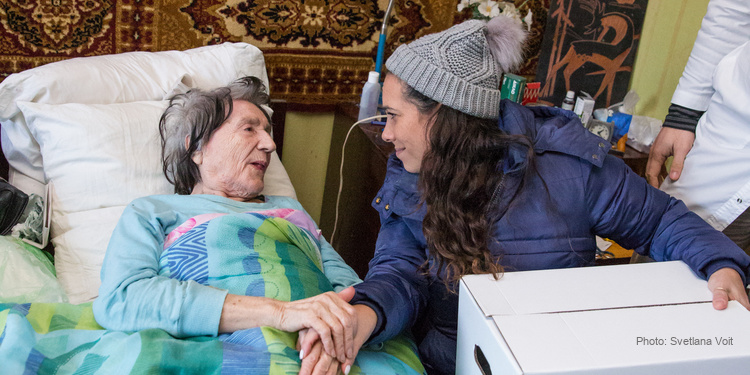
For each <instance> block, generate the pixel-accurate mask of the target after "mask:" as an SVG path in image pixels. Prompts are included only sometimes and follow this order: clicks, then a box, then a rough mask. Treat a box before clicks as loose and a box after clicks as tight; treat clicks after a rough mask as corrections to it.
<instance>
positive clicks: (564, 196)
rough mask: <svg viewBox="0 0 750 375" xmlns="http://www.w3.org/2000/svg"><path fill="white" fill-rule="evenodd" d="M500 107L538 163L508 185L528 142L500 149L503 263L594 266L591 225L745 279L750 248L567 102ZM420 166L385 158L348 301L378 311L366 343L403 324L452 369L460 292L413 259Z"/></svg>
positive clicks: (507, 126)
mask: <svg viewBox="0 0 750 375" xmlns="http://www.w3.org/2000/svg"><path fill="white" fill-rule="evenodd" d="M500 106H501V108H500V109H501V110H500V119H499V121H498V125H499V127H500V128H501V129H502V130H504V131H505V132H506V133H509V134H523V135H526V136H528V137H529V138H530V139H531V140H532V141H533V145H534V151H535V167H536V169H537V172H538V173H535V174H532V175H531V176H530V178H528V179H527V180H526V181H525V182H524V185H523V189H522V190H521V191H519V192H518V195H516V191H517V190H518V188H519V183H520V182H521V179H522V175H523V169H524V166H525V165H526V163H527V160H526V152H525V150H521V149H518V150H516V149H509V150H508V152H507V155H506V158H505V159H504V162H503V170H504V172H505V174H506V176H505V178H504V182H503V183H502V190H501V191H500V192H499V193H500V197H501V199H500V200H499V206H498V209H499V210H501V211H502V212H504V214H502V216H501V217H500V219H499V220H498V221H497V222H496V223H495V224H494V227H493V236H494V239H495V240H496V241H492V242H491V243H490V250H491V251H492V253H493V254H494V255H497V256H500V259H501V264H502V265H503V266H504V268H505V271H506V272H512V271H524V270H539V269H551V268H566V267H581V266H587V265H592V264H593V262H594V256H595V252H596V241H595V237H594V236H595V235H599V236H601V237H606V238H611V239H613V240H615V241H617V243H619V244H620V245H622V246H624V247H625V248H632V249H635V250H636V251H637V252H638V253H640V254H644V255H648V256H651V257H652V258H654V259H656V260H676V259H681V260H683V261H684V262H685V263H687V264H688V265H689V266H690V267H691V268H692V269H693V271H694V272H695V273H696V274H698V275H699V276H701V277H703V278H707V276H709V275H711V274H712V273H713V272H714V271H716V270H718V269H720V268H723V267H731V268H734V269H735V270H737V272H739V273H740V275H741V276H742V277H743V281H744V282H745V283H747V280H748V279H750V257H748V256H747V255H746V254H745V253H744V252H743V251H742V250H741V249H739V248H738V247H737V246H736V245H735V244H734V243H733V242H732V241H730V240H729V239H728V238H727V237H726V236H724V235H723V234H721V233H720V232H718V231H715V230H714V229H713V228H711V227H710V226H709V225H708V224H706V223H705V222H704V221H703V220H702V219H701V218H699V217H698V216H697V215H695V214H694V213H692V212H690V211H688V209H687V208H686V207H685V205H684V204H683V203H682V202H681V201H679V200H677V199H674V198H672V197H670V196H669V195H667V194H665V193H664V192H662V191H659V190H658V189H654V188H652V187H651V186H649V185H648V184H647V183H646V181H645V180H644V179H643V178H641V177H639V176H637V175H636V174H635V173H633V172H632V171H631V170H630V168H629V167H628V166H626V165H625V164H624V163H623V161H622V160H620V159H618V158H616V157H612V156H608V155H607V151H608V149H609V148H610V147H609V144H607V143H606V142H603V141H602V139H601V138H599V137H597V136H595V135H593V134H591V133H589V132H588V131H586V130H585V129H584V128H583V127H582V126H581V123H580V121H579V120H578V118H577V117H575V116H574V115H573V114H572V113H571V112H568V111H563V110H559V109H555V108H547V107H531V108H526V107H522V106H520V105H518V104H515V103H513V102H510V101H503V102H502V103H501V104H500ZM418 177H419V175H417V174H413V173H409V172H407V171H405V170H404V168H403V165H402V164H401V162H400V161H399V160H398V159H397V158H395V157H393V156H392V157H391V158H390V160H389V161H388V172H387V175H386V178H385V182H384V184H383V187H382V188H381V189H380V191H379V192H378V195H377V197H375V199H374V200H373V203H372V205H373V207H374V208H375V209H376V210H377V211H378V213H379V214H380V223H381V227H380V233H379V235H378V240H377V244H376V249H375V255H374V257H373V259H372V261H371V262H370V269H369V272H368V273H367V277H366V278H365V281H364V282H363V283H361V284H358V285H356V286H355V288H356V291H357V293H356V295H355V297H354V300H353V301H352V303H354V304H365V305H368V306H370V307H371V308H373V309H374V310H375V312H376V314H377V315H378V324H377V326H376V327H375V331H374V333H373V336H372V337H371V339H370V343H377V342H381V341H384V340H386V339H388V338H391V337H393V336H395V335H396V334H398V333H399V332H401V331H402V330H405V329H407V328H411V330H412V333H413V334H414V336H415V338H416V340H417V343H418V345H419V351H420V356H421V359H422V361H423V363H424V364H425V366H426V368H427V369H428V372H429V373H431V374H432V373H435V374H439V373H449V374H452V373H453V372H454V371H455V356H456V325H457V318H458V296H457V294H455V293H450V292H449V291H448V290H447V289H446V288H445V285H444V284H443V281H442V280H443V279H442V278H441V275H440V274H436V273H435V271H432V272H431V273H430V274H429V275H425V274H423V272H422V271H421V270H420V266H421V265H422V264H423V263H424V262H425V260H427V259H428V252H427V249H426V242H425V238H424V234H423V233H422V219H423V218H424V214H425V210H426V209H425V207H424V205H421V206H420V205H419V191H418V189H417V180H418ZM457 183H458V181H457ZM514 195H515V197H514ZM446 230H450V228H446ZM456 290H457V289H456Z"/></svg>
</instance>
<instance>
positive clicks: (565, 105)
mask: <svg viewBox="0 0 750 375" xmlns="http://www.w3.org/2000/svg"><path fill="white" fill-rule="evenodd" d="M575 97H576V93H575V92H573V91H568V92H567V93H566V94H565V99H563V102H562V105H561V106H560V108H562V109H567V110H568V111H572V110H573V104H575V101H573V99H574V98H575Z"/></svg>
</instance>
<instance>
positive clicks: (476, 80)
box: [385, 16, 526, 119]
mask: <svg viewBox="0 0 750 375" xmlns="http://www.w3.org/2000/svg"><path fill="white" fill-rule="evenodd" d="M525 39H526V30H524V28H523V26H522V25H521V24H520V23H519V22H518V21H516V20H514V19H511V18H510V17H503V16H499V17H495V18H493V19H491V20H490V21H489V22H485V21H479V20H469V21H465V22H463V23H460V24H458V25H455V26H453V27H451V28H449V29H447V30H444V31H441V32H439V33H434V34H430V35H426V36H423V37H421V38H419V39H417V40H415V41H413V42H411V43H409V44H402V45H400V46H399V47H398V48H396V50H395V51H394V52H393V54H392V55H391V56H390V57H389V58H388V60H387V61H386V63H385V64H386V66H387V68H388V71H389V72H391V73H393V74H395V75H396V76H397V77H399V78H400V79H401V80H403V81H404V82H406V84H407V85H409V86H411V87H413V88H414V89H415V90H417V91H419V92H420V93H422V94H424V95H426V96H427V97H429V98H431V99H432V100H435V101H437V102H439V103H442V104H444V105H447V106H449V107H451V108H454V109H456V110H459V111H461V112H464V113H467V114H470V115H473V116H476V117H481V118H488V119H496V118H498V117H499V114H500V107H499V105H500V90H499V89H500V83H501V82H500V80H501V78H502V73H505V72H509V71H511V70H512V69H514V68H515V67H516V66H518V65H519V64H520V63H521V62H522V59H523V42H524V40H525Z"/></svg>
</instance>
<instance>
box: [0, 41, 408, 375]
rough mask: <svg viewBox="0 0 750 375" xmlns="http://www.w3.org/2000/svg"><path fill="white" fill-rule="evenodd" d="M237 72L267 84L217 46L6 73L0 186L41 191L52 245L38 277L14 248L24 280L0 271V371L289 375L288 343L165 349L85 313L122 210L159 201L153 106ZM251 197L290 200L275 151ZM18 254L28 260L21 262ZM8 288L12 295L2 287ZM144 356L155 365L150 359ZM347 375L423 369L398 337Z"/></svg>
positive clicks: (236, 51) (38, 265)
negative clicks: (4, 174)
mask: <svg viewBox="0 0 750 375" xmlns="http://www.w3.org/2000/svg"><path fill="white" fill-rule="evenodd" d="M247 75H253V76H257V77H259V78H261V79H262V80H263V81H264V82H265V83H266V84H267V85H268V78H267V73H266V67H265V62H264V59H263V55H262V53H261V52H260V50H258V49H257V48H256V47H254V46H252V45H250V44H246V43H224V44H221V45H215V46H206V47H200V48H196V49H191V50H187V51H165V52H129V53H123V54H117V55H104V56H94V57H83V58H75V59H70V60H65V61H61V62H56V63H51V64H47V65H43V66H40V67H37V68H34V69H30V70H27V71H24V72H21V73H17V74H13V75H11V76H9V77H7V78H6V79H5V80H4V81H3V82H2V83H1V84H0V124H1V128H0V135H1V136H2V137H1V139H2V150H3V153H4V156H5V158H6V159H7V161H8V164H9V167H10V168H9V173H8V174H9V181H10V182H11V183H12V184H13V185H14V186H16V187H18V188H20V189H21V190H23V191H26V192H37V193H38V194H41V192H43V191H45V188H49V201H48V207H49V209H50V210H49V212H50V215H49V219H50V220H49V225H50V233H51V234H50V242H51V245H52V247H53V248H54V266H53V267H52V262H49V261H47V263H46V264H45V262H44V261H45V258H44V256H39V255H38V254H39V253H40V251H39V250H38V249H32V248H29V247H28V246H26V245H22V246H16V247H15V249H14V250H13V251H14V252H15V256H16V258H13V259H14V260H13V261H15V262H21V263H23V264H24V267H26V266H28V268H24V270H32V269H33V270H35V272H24V275H25V276H24V277H23V280H22V281H21V280H19V279H18V275H17V271H18V269H16V270H15V271H16V273H15V274H14V269H11V268H13V267H6V268H0V272H2V273H3V274H0V281H2V280H3V278H5V279H6V280H10V277H13V278H15V279H14V282H12V283H11V282H6V283H5V285H6V286H3V285H0V329H2V332H0V362H3V363H7V364H8V365H7V366H8V367H6V368H7V369H11V370H12V371H11V372H13V373H15V372H16V371H17V372H18V373H26V372H31V373H35V372H43V373H48V372H52V373H55V372H59V373H72V372H75V371H80V372H82V373H110V372H111V371H116V372H120V373H121V372H131V373H133V372H136V373H140V372H149V373H150V372H156V371H159V372H161V371H172V370H176V371H182V372H194V373H219V372H221V373H231V372H240V373H248V372H252V373H296V371H298V369H299V367H298V366H299V361H298V359H297V358H298V354H299V353H298V352H296V350H294V340H295V338H294V337H295V336H294V334H291V336H290V335H287V334H286V333H273V334H269V333H268V332H267V331H264V332H263V333H262V335H261V336H263V335H265V339H266V341H265V343H266V345H261V347H253V348H249V347H247V346H240V347H235V346H232V345H234V344H231V345H230V344H228V343H227V342H226V341H219V340H217V338H214V337H195V338H187V339H177V338H174V337H172V336H170V335H169V334H167V333H166V332H163V331H160V330H154V329H152V330H146V332H112V331H106V330H104V329H103V328H102V327H100V326H99V325H98V324H97V323H96V321H95V320H94V319H93V315H92V313H91V301H93V300H94V299H95V298H96V296H97V294H98V288H99V285H100V277H99V276H100V275H99V273H100V269H101V265H102V261H103V258H104V253H105V252H106V247H107V243H108V241H109V237H110V234H111V232H112V230H113V229H114V226H115V225H116V223H117V220H118V219H119V216H120V214H121V213H122V211H123V209H124V208H125V206H126V205H127V204H128V203H129V202H130V201H132V200H133V199H135V198H138V197H142V196H147V195H153V194H172V193H173V187H172V186H171V185H170V184H169V183H168V182H167V181H166V179H165V178H164V176H163V174H162V171H161V164H160V141H159V135H158V120H159V117H160V116H161V113H162V112H163V110H164V108H165V107H166V104H167V102H166V99H167V98H169V97H170V96H172V95H173V94H176V93H180V92H184V91H186V90H189V89H190V88H194V87H197V88H202V89H211V88H215V87H218V86H222V85H225V84H227V83H229V82H231V81H233V80H234V79H236V78H239V77H242V76H247ZM263 193H264V194H266V195H282V196H288V197H292V198H296V194H295V190H294V187H293V186H292V184H291V182H290V180H289V176H288V175H287V173H286V170H285V169H284V167H283V165H282V164H281V161H280V159H279V157H278V155H277V154H276V153H275V152H274V154H273V155H272V158H271V164H270V166H269V168H268V170H267V172H266V177H265V190H264V192H263ZM9 241H10V240H8V239H4V243H3V246H4V247H6V248H7V247H9V246H10V247H13V245H14V243H10V242H9ZM22 249H26V250H28V251H29V253H32V252H36V253H34V254H35V255H34V256H29V255H28V254H27V253H26V252H25V251H24V250H22ZM19 253H20V254H23V256H22V258H23V259H21V258H18V254H19ZM3 254H6V255H7V254H8V252H7V251H6V252H4V253H3ZM6 255H4V256H6ZM3 259H6V260H7V262H9V261H10V260H8V259H11V258H8V257H7V256H6V258H3ZM0 260H2V259H0ZM7 262H6V263H7ZM19 264H20V263H19ZM45 268H46V272H45ZM11 284H12V285H15V286H16V287H15V288H13V290H8V289H9V287H7V285H11ZM18 285H23V287H18ZM274 335H275V336H274ZM270 336H273V337H275V338H273V340H271V339H269V337H270ZM256 344H257V343H256ZM154 350H155V351H158V352H159V353H160V354H159V355H154V354H153V351H154ZM149 353H151V354H149ZM248 353H249V354H248ZM191 354H196V355H191ZM253 366H255V367H253ZM353 371H354V372H355V373H356V372H362V373H384V374H388V373H394V372H396V373H422V372H423V369H422V367H421V364H420V363H419V360H418V358H417V356H416V354H415V352H414V344H413V342H411V340H409V339H408V338H406V337H401V338H398V339H396V340H392V341H389V342H387V343H386V344H385V345H379V346H374V347H371V348H366V349H364V350H363V352H362V354H361V355H360V356H359V357H358V359H357V362H356V363H355V366H354V367H353Z"/></svg>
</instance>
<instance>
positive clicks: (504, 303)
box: [456, 261, 750, 375]
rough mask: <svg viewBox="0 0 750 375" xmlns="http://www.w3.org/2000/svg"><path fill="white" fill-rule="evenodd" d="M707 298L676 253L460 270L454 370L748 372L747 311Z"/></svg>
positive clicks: (749, 319)
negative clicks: (635, 259)
mask: <svg viewBox="0 0 750 375" xmlns="http://www.w3.org/2000/svg"><path fill="white" fill-rule="evenodd" d="M711 299H712V295H711V292H710V291H709V290H708V287H707V285H706V281H704V280H702V279H700V278H698V277H697V276H695V275H694V274H693V273H692V271H690V269H689V268H688V266H687V265H685V264H684V263H683V262H681V261H675V262H660V263H643V264H628V265H619V266H600V267H585V268H575V269H559V270H545V271H526V272H508V273H505V274H504V275H503V276H502V277H501V278H500V279H499V280H498V281H495V280H494V279H493V278H492V277H491V276H489V275H469V276H465V277H463V278H462V279H461V283H460V291H459V307H458V314H459V315H458V316H459V318H458V348H457V358H456V374H461V375H464V374H483V373H484V374H489V373H492V374H709V373H710V374H748V373H750V312H749V311H747V310H746V309H745V308H744V307H742V306H741V305H740V304H739V303H737V302H734V301H732V302H730V304H729V307H728V308H727V309H726V310H724V311H716V310H714V308H713V306H712V304H711ZM479 352H481V353H482V354H479ZM482 356H484V358H485V359H486V363H485V369H484V372H482V370H480V366H479V365H478V362H480V361H481V359H477V357H482ZM487 367H488V368H489V372H488V370H487Z"/></svg>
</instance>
